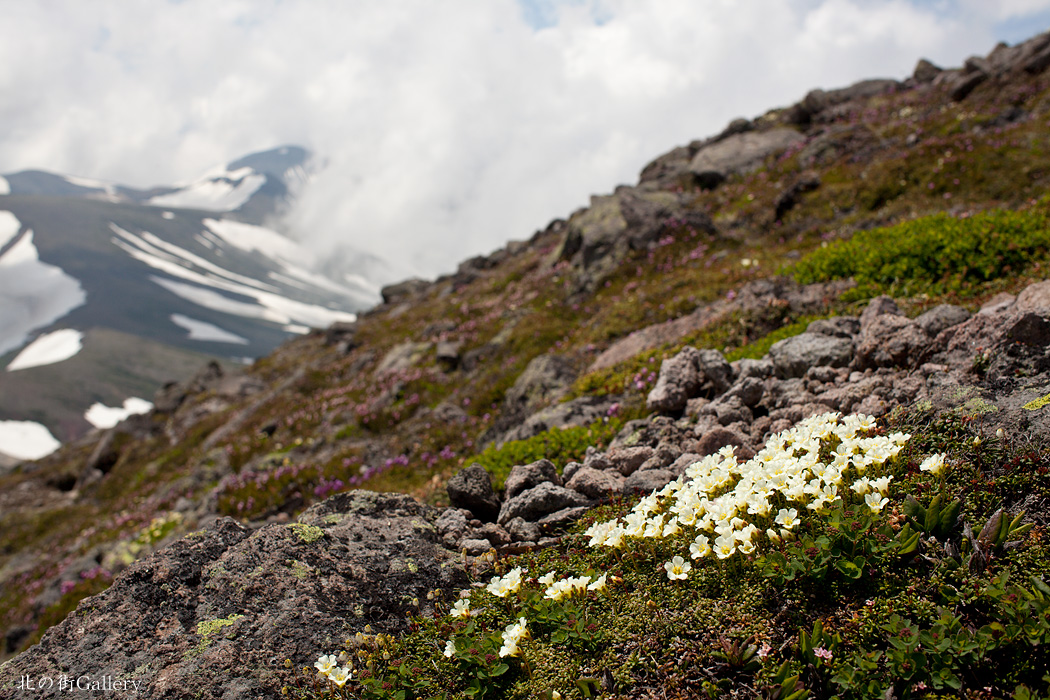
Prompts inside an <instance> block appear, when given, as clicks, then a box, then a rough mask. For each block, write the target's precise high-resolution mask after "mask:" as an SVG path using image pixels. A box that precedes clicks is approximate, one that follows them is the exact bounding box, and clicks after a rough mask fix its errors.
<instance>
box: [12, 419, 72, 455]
mask: <svg viewBox="0 0 1050 700" xmlns="http://www.w3.org/2000/svg"><path fill="white" fill-rule="evenodd" d="M61 445H62V443H60V442H59V441H58V440H56V439H55V436H54V435H52V434H51V431H50V430H48V429H47V428H45V427H44V426H42V425H40V424H39V423H33V422H32V421H25V420H0V452H3V453H4V454H6V455H10V456H12V457H14V458H15V459H40V458H41V457H46V456H48V455H49V454H51V453H52V452H54V451H55V450H57V449H58V448H59V447H61Z"/></svg>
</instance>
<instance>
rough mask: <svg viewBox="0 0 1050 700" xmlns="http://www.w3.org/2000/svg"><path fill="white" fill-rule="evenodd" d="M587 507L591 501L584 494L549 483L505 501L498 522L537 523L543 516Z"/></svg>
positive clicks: (503, 523)
mask: <svg viewBox="0 0 1050 700" xmlns="http://www.w3.org/2000/svg"><path fill="white" fill-rule="evenodd" d="M587 505H590V500H589V499H588V498H587V497H586V496H584V495H583V494H580V493H576V492H575V491H571V490H569V489H567V488H565V487H564V486H556V485H554V484H552V483H550V482H549V481H548V482H544V483H542V484H540V485H539V486H534V487H533V488H531V489H529V490H528V491H523V492H522V493H520V494H518V495H517V496H515V497H514V498H511V499H509V500H507V501H504V503H503V508H502V509H500V513H499V520H498V521H497V522H498V523H499V524H500V525H505V524H506V523H509V522H510V521H511V520H513V519H514V518H522V519H524V520H528V521H531V522H536V521H537V520H540V519H541V518H543V516H545V515H550V514H551V513H554V512H556V511H559V510H561V509H562V508H576V507H581V506H587Z"/></svg>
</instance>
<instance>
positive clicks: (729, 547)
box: [714, 535, 736, 559]
mask: <svg viewBox="0 0 1050 700" xmlns="http://www.w3.org/2000/svg"><path fill="white" fill-rule="evenodd" d="M714 550H715V554H716V555H717V556H718V558H719V559H725V558H727V557H731V556H733V552H735V551H736V538H735V537H733V536H732V535H729V536H726V535H720V536H719V537H718V538H716V539H715V547H714Z"/></svg>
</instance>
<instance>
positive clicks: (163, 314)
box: [0, 146, 379, 456]
mask: <svg viewBox="0 0 1050 700" xmlns="http://www.w3.org/2000/svg"><path fill="white" fill-rule="evenodd" d="M310 157H311V156H310V153H309V152H308V151H307V150H306V149H304V148H301V147H299V146H282V147H279V148H275V149H272V150H268V151H263V152H260V153H253V154H250V155H247V156H245V157H243V158H240V159H238V160H235V161H233V162H231V163H228V164H226V165H223V166H219V167H216V168H213V169H212V170H210V171H208V172H207V173H205V174H203V175H201V176H200V177H198V178H196V179H194V180H192V181H189V182H186V183H182V184H178V185H173V186H166V187H155V188H150V189H145V190H144V189H136V188H131V187H125V186H122V185H117V184H113V183H105V182H99V181H95V180H88V179H84V178H78V177H71V176H66V175H59V174H55V173H49V172H44V171H38V170H27V171H22V172H17V173H12V174H8V175H4V176H2V178H0V271H2V275H0V367H3V368H5V370H6V371H2V372H0V453H8V454H14V455H16V456H24V455H25V454H26V453H25V452H24V450H22V449H20V448H19V447H18V445H15V444H13V441H15V440H16V438H14V437H11V433H10V432H8V433H5V432H4V431H3V430H2V428H3V424H4V422H5V421H33V422H37V423H40V424H42V425H44V426H46V427H47V428H48V429H49V430H50V431H51V433H52V434H53V435H54V436H55V437H57V438H58V439H59V440H63V441H65V440H70V439H73V438H75V437H78V436H80V435H82V434H83V433H84V432H86V431H87V430H89V429H90V428H91V427H92V425H91V423H90V422H89V421H88V420H87V419H86V418H85V417H84V414H85V412H86V411H87V410H88V409H89V408H90V407H91V406H94V405H96V404H97V405H100V406H110V407H112V406H120V405H121V404H122V403H123V402H124V401H125V400H126V399H128V398H129V397H132V396H139V397H142V398H146V399H149V398H150V397H151V396H152V392H153V391H155V390H156V389H157V388H159V387H160V386H161V385H162V384H163V383H165V382H167V381H173V380H178V379H183V378H185V377H186V376H187V375H188V374H189V373H192V372H193V371H194V370H196V369H197V368H198V367H199V366H200V365H201V364H203V363H205V362H206V361H207V360H209V359H211V358H221V359H223V360H224V361H227V362H240V361H244V360H246V359H251V358H255V357H259V356H262V355H265V354H266V353H268V352H270V351H271V350H272V349H273V348H275V347H276V346H277V345H279V344H280V343H282V342H284V341H285V340H287V339H288V338H289V337H291V336H293V335H297V334H301V333H305V332H306V331H308V330H309V329H310V328H312V327H325V326H328V325H330V324H331V323H333V322H336V321H352V320H354V318H355V317H356V312H357V311H360V310H362V309H365V308H368V307H370V306H372V305H374V304H375V303H376V302H377V301H378V300H379V294H378V292H379V290H378V287H376V286H373V285H371V284H370V283H369V282H368V281H367V279H365V278H364V277H361V276H357V277H350V276H344V277H339V278H338V279H336V276H335V275H334V274H332V273H331V272H330V273H329V274H331V275H332V276H328V275H326V274H325V273H324V272H321V271H318V268H319V261H317V260H316V259H315V257H314V256H313V254H311V253H310V252H309V251H308V250H306V249H305V248H303V247H301V246H300V245H298V244H297V243H296V242H295V241H293V240H291V239H289V238H287V237H285V236H284V235H282V234H281V233H279V232H277V231H275V230H272V229H270V228H268V227H267V224H268V223H269V222H271V221H273V220H275V218H276V217H277V216H279V215H280V214H281V213H282V212H283V211H285V209H286V208H287V207H288V206H289V204H290V203H291V202H292V201H293V200H294V196H295V193H296V192H298V191H299V190H300V189H301V188H302V187H303V186H304V185H306V183H307V182H308V181H309V177H310V169H311V164H310V162H311V161H310ZM114 333H115V334H118V335H119V337H120V338H121V340H120V341H119V342H114V340H113V338H114V337H115V336H114V335H113V334H114ZM103 339H105V340H103ZM92 345H98V347H95V348H94V349H93V350H92V348H91V346H92ZM103 348H107V350H105V351H104V352H103ZM81 353H86V354H85V356H88V357H91V356H98V357H100V358H101V357H103V356H106V357H109V358H113V357H123V358H124V360H123V361H122V362H120V363H118V366H119V367H122V368H124V369H121V370H119V371H118V369H117V367H114V366H112V365H110V366H106V367H103V366H101V365H99V364H98V363H97V362H94V363H93V362H84V358H83V357H81V359H80V360H77V361H75V362H74V360H73V358H74V357H76V356H77V355H79V354H81ZM114 353H115V355H114ZM150 358H152V359H150ZM161 358H163V359H161ZM68 362H74V365H76V366H77V371H76V372H75V376H76V378H77V381H76V382H75V384H76V386H75V388H74V389H72V390H68V384H67V390H64V391H62V392H60V394H61V396H54V395H53V394H54V391H53V390H52V388H51V387H50V384H49V383H50V382H53V381H56V380H57V378H58V377H59V376H60V375H61V376H62V377H63V379H62V381H63V382H66V383H68V382H69V381H70V377H69V373H68V372H65V371H59V370H58V368H57V367H56V365H58V364H61V363H68ZM95 415H99V413H98V412H97V411H96V413H95ZM8 427H10V425H8ZM23 427H24V426H23Z"/></svg>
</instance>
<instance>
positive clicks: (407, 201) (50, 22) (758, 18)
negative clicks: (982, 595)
mask: <svg viewBox="0 0 1050 700" xmlns="http://www.w3.org/2000/svg"><path fill="white" fill-rule="evenodd" d="M1047 10H1050V0H1003V1H1002V2H996V3H991V2H987V0H911V1H905V0H795V1H789V0H749V1H748V2H746V3H741V2H730V1H729V0H705V2H696V1H695V0H661V1H660V2H655V3H654V2H646V1H644V0H520V4H519V2H515V1H514V0H444V1H443V2H441V3H434V2H429V1H428V0H399V1H398V2H396V3H391V2H384V1H381V0H358V1H357V2H353V3H335V2H328V1H326V0H294V1H289V2H277V1H276V0H266V1H259V2H250V1H248V0H237V1H229V2H223V3H216V2H212V1H211V0H185V1H184V2H179V3H126V2H120V1H119V0H96V1H95V2H91V3H83V2H76V1H75V0H55V1H54V2H50V3H46V4H38V3H9V4H8V6H7V7H5V21H4V22H3V23H2V24H0V90H2V91H3V94H4V95H6V96H8V99H7V100H6V103H5V106H4V107H3V108H2V109H0V116H2V119H3V123H4V124H5V130H4V133H3V134H0V171H3V172H11V171H14V170H17V169H20V168H31V167H37V168H47V169H52V170H57V171H62V172H67V173H73V174H77V175H85V176H91V177H97V178H100V179H104V180H109V181H119V182H125V183H128V184H133V185H140V186H147V185H154V184H163V183H170V182H175V181H180V180H189V179H192V178H193V177H195V176H197V175H198V174H199V173H200V172H202V171H203V170H204V169H205V168H207V167H209V166H211V165H214V164H217V163H222V162H225V161H230V160H233V159H235V158H237V157H239V156H241V155H244V154H246V153H248V152H251V151H253V150H261V149H264V148H270V147H272V146H275V145H279V144H282V143H299V144H302V145H304V146H307V147H309V148H311V149H313V150H314V151H315V152H316V153H318V154H319V155H320V156H321V157H322V158H324V159H326V160H327V161H328V163H329V165H328V168H327V169H326V170H325V171H323V172H322V173H321V174H320V175H319V176H318V178H317V179H316V181H315V182H314V183H313V184H312V185H311V186H310V187H309V188H308V189H307V191H306V192H305V195H304V198H303V201H302V203H301V205H300V206H299V207H298V208H297V209H296V211H294V212H293V214H292V217H291V220H290V221H291V224H292V226H293V229H294V230H295V231H296V232H297V234H298V235H299V236H301V237H302V238H303V239H304V240H306V241H308V242H309V243H310V244H311V246H312V247H313V248H315V250H316V251H317V252H320V253H325V252H328V251H329V250H330V249H331V248H333V247H335V246H337V245H340V244H348V245H351V246H354V247H356V248H359V249H362V250H365V251H368V252H372V253H377V254H379V255H381V256H383V257H386V258H389V259H391V262H392V263H394V265H395V267H397V268H398V269H399V270H401V271H403V272H408V271H411V270H412V269H415V270H417V271H419V272H423V273H426V274H434V273H437V272H441V271H447V270H450V269H451V268H453V267H454V265H455V264H456V263H457V262H458V261H459V260H461V259H463V258H465V257H467V256H468V255H472V254H476V253H479V252H487V251H490V250H492V249H494V248H497V247H499V246H500V245H502V244H503V243H504V242H505V241H506V240H508V239H510V238H524V237H527V236H528V235H530V234H531V233H532V232H533V231H534V230H536V229H538V228H542V227H544V226H545V225H546V224H547V222H548V221H549V220H550V219H552V218H554V217H559V216H566V215H568V214H569V213H571V211H572V210H573V209H574V208H576V207H579V206H582V205H584V204H586V202H587V198H588V195H590V194H591V193H601V192H608V191H610V190H611V189H612V188H613V187H614V186H615V185H616V184H618V183H623V182H628V183H631V182H634V181H635V180H636V178H637V173H638V171H639V170H640V169H641V167H642V166H644V164H645V163H646V162H647V161H648V160H650V159H651V158H653V157H655V156H656V155H659V154H660V153H661V152H663V151H666V150H668V149H669V148H672V147H673V146H675V145H678V144H681V143H685V142H688V141H690V140H692V139H695V138H700V137H703V136H707V135H710V134H711V133H714V132H716V131H718V130H719V129H720V128H721V127H722V126H723V125H724V124H725V123H726V122H727V121H728V120H729V119H731V118H733V117H736V116H756V115H757V114H759V113H761V112H763V111H765V110H766V109H768V108H770V107H774V106H780V105H786V104H789V103H791V102H793V101H795V100H798V99H799V98H801V97H802V96H803V95H804V94H805V93H806V92H807V91H808V90H809V89H811V88H814V87H826V88H831V87H838V86H842V85H845V84H848V83H850V82H853V81H856V80H859V79H863V78H868V77H897V78H902V77H905V76H906V75H907V74H908V73H910V71H911V69H912V67H913V66H914V65H915V62H916V61H917V60H918V58H920V57H927V58H930V59H931V60H934V61H935V62H937V63H940V64H942V65H958V64H960V63H961V62H962V60H963V59H965V57H966V56H968V55H971V54H975V53H976V54H985V53H987V52H988V51H989V50H991V48H992V47H993V46H994V44H995V42H996V41H997V40H998V38H999V35H998V34H997V32H999V31H1005V30H1003V29H1001V28H1002V27H1004V26H1006V25H1005V24H1004V23H1009V24H1010V27H1011V29H1010V31H1011V32H1016V31H1017V26H1019V25H1018V23H1021V26H1023V22H1024V21H1025V18H1026V17H1032V18H1036V16H1037V15H1038V13H1043V12H1046V11H1047ZM1034 21H1035V19H1033V22H1034ZM1042 29H1043V27H1042V26H1037V25H1035V24H1033V26H1032V27H1031V32H1030V33H1033V34H1034V33H1036V32H1038V31H1040V30H1042ZM11 96H17V100H16V99H13V98H12V97H11Z"/></svg>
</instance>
